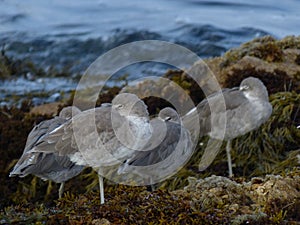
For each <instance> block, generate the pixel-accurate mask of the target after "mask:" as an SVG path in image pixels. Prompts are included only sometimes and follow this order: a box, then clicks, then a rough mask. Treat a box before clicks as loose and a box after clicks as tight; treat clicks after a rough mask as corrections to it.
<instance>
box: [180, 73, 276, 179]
mask: <svg viewBox="0 0 300 225" xmlns="http://www.w3.org/2000/svg"><path fill="white" fill-rule="evenodd" d="M222 103H224V104H225V107H224V105H222ZM224 109H225V110H224ZM196 113H198V116H199V119H200V136H204V135H209V136H210V137H211V138H212V140H213V142H214V144H212V145H211V148H206V150H205V152H204V155H203V156H202V159H201V162H200V165H199V169H200V170H205V169H206V168H207V167H208V166H209V165H210V164H211V163H212V161H213V160H214V158H215V157H216V155H217V154H218V152H219V149H220V148H219V147H215V146H220V144H218V142H219V143H220V140H221V141H222V140H225V141H227V147H226V150H227V156H228V167H229V175H230V176H232V166H231V156H230V141H231V140H232V139H234V138H236V137H238V136H240V135H244V134H246V133H248V132H250V131H252V130H254V129H257V128H258V127H260V126H261V125H262V124H263V123H264V122H266V121H267V120H268V118H269V117H270V115H271V113H272V106H271V104H270V103H269V97H268V91H267V89H266V87H265V86H264V84H263V83H262V82H261V81H260V80H259V79H257V78H254V77H248V78H246V79H244V80H243V81H242V82H241V84H240V87H236V88H232V89H223V90H222V91H220V92H217V93H214V94H212V95H210V96H208V97H207V98H206V99H205V100H203V101H202V102H200V103H199V104H198V106H197V109H196V110H195V109H192V110H191V111H190V112H189V113H187V114H186V115H185V116H184V117H183V118H182V120H183V123H184V124H185V125H186V126H189V127H193V126H198V124H194V118H195V117H196ZM225 123H226V126H225Z"/></svg>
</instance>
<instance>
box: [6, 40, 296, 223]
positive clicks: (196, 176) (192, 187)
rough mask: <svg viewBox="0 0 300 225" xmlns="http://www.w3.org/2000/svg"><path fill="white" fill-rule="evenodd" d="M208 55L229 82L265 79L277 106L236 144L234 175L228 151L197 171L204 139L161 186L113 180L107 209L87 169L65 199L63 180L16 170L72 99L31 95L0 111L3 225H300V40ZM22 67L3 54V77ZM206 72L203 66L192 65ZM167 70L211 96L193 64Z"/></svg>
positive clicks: (256, 43)
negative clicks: (36, 135)
mask: <svg viewBox="0 0 300 225" xmlns="http://www.w3.org/2000/svg"><path fill="white" fill-rule="evenodd" d="M205 62H206V63H207V65H208V66H209V68H210V69H211V70H212V72H213V73H214V74H215V75H216V77H217V79H218V81H219V82H220V84H221V86H222V87H234V86H237V85H239V83H240V81H241V80H242V79H244V78H245V77H248V76H254V77H258V78H260V79H261V80H262V81H263V82H264V84H265V85H266V86H267V88H268V91H269V94H270V102H271V104H272V105H273V114H272V116H271V118H270V119H269V120H268V122H267V123H265V124H264V125H263V126H262V127H260V128H259V129H258V130H256V131H253V132H251V133H249V134H246V135H244V136H242V137H239V138H237V139H236V140H234V141H233V152H232V157H233V161H234V163H235V165H234V171H235V177H234V178H232V179H229V178H227V177H226V176H227V174H226V171H227V170H226V168H227V164H226V156H225V151H222V152H221V153H220V154H219V155H218V157H217V158H216V160H215V161H214V162H213V164H212V165H211V166H210V167H209V168H208V169H207V170H206V171H204V172H202V173H199V172H198V170H197V168H198V167H197V166H198V163H199V161H200V159H201V155H202V153H203V145H205V143H206V142H207V138H204V139H202V140H201V143H202V145H200V144H199V145H198V146H197V149H196V152H195V154H194V156H193V158H192V159H191V160H190V162H189V163H188V164H187V165H186V166H185V167H184V168H182V169H181V170H180V171H179V172H178V173H177V174H176V175H175V176H173V177H171V178H170V179H168V180H166V181H164V182H162V183H161V184H158V185H157V188H158V189H157V190H156V191H154V192H149V191H147V190H146V188H145V187H128V186H123V185H116V184H112V183H110V182H107V186H106V187H107V190H105V193H107V202H106V203H105V204H104V205H101V206H99V196H98V194H97V193H96V192H97V191H98V189H97V183H96V181H97V176H96V174H95V172H94V171H91V170H90V169H86V170H85V171H84V172H83V173H82V174H81V175H79V176H78V177H76V178H74V179H72V180H70V181H68V182H67V184H66V191H67V192H66V194H65V196H64V198H62V199H60V200H56V196H57V188H55V187H57V185H55V184H53V187H52V188H50V187H49V183H48V182H43V181H41V180H40V179H37V178H34V177H32V176H28V177H26V178H23V179H20V178H9V177H8V174H9V171H10V169H11V168H12V166H13V165H14V163H15V160H16V159H18V158H19V156H20V155H21V153H22V151H23V148H24V145H25V141H26V138H27V135H28V133H29V131H30V130H31V129H32V127H33V126H34V125H35V124H37V123H39V122H40V121H42V120H44V119H48V118H51V117H52V116H53V115H54V114H55V113H57V111H60V110H61V108H62V107H64V106H66V105H70V104H72V97H71V98H70V99H66V100H65V101H64V102H59V103H50V104H49V105H43V106H38V107H33V105H32V103H31V102H30V101H23V103H22V105H21V106H20V107H13V106H12V107H6V106H3V107H1V108H0V153H1V159H0V189H1V192H0V224H33V223H37V224H39V223H46V224H65V223H67V224H300V129H297V126H299V125H300V37H293V36H289V37H286V38H284V39H282V40H276V39H274V38H273V37H270V36H265V37H262V38H258V39H254V40H253V41H251V42H248V43H245V44H243V45H241V46H240V47H239V48H236V49H232V50H230V51H228V52H227V53H225V54H224V56H220V57H215V58H210V59H206V60H205ZM18 65H22V64H20V63H19V64H18V63H17V62H14V61H13V60H12V59H9V58H7V57H5V55H3V54H2V57H0V77H1V78H7V77H8V76H9V74H11V73H13V71H15V70H18V69H20V70H22V67H18ZM33 68H34V67H32V68H31V70H32V71H34V69H33ZM197 69H199V68H198V65H197V63H196V64H195V65H194V66H193V67H192V68H189V70H194V71H197ZM38 72H39V73H42V72H41V71H38ZM42 74H43V73H42ZM43 76H46V75H43ZM164 76H165V77H166V78H168V79H171V80H173V81H175V82H176V83H177V84H178V85H180V86H182V87H183V88H184V89H185V90H187V92H188V93H189V95H190V96H191V98H192V99H193V101H194V102H195V103H198V102H200V101H201V100H202V99H203V98H204V94H203V93H202V92H201V90H199V88H198V87H197V85H196V84H195V82H193V81H192V80H191V79H190V78H189V77H188V75H187V74H186V73H185V72H184V71H168V72H167V73H166V74H165V75H164ZM120 89H121V87H113V88H110V89H108V90H107V91H106V92H105V93H104V94H102V95H101V96H99V100H98V101H97V104H98V105H99V104H101V103H102V102H109V101H111V99H112V98H113V96H114V95H116V94H117V93H118V92H119V91H120ZM145 102H146V104H147V105H148V107H149V109H150V112H151V113H155V112H156V110H157V109H158V108H163V107H165V106H167V103H166V102H164V101H161V100H157V99H153V98H146V99H145ZM45 112H47V113H45ZM223 147H224V146H223ZM47 189H48V190H49V192H50V194H49V195H45V193H46V192H47ZM87 190H88V192H86V191H87Z"/></svg>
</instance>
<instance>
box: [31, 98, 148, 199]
mask: <svg viewBox="0 0 300 225" xmlns="http://www.w3.org/2000/svg"><path fill="white" fill-rule="evenodd" d="M149 136H151V128H150V124H149V117H148V110H147V106H146V105H145V104H144V102H143V101H142V100H140V99H139V98H138V97H137V96H136V95H134V94H129V93H122V94H118V95H117V96H116V97H115V98H114V99H113V101H112V104H103V105H102V106H100V107H97V108H94V109H89V110H86V111H83V112H81V113H79V114H77V115H76V116H74V117H73V118H72V120H70V121H68V122H66V123H64V124H62V125H61V126H59V127H58V128H56V129H55V130H53V131H52V132H51V133H50V135H49V136H48V138H47V140H45V142H44V143H41V144H40V145H39V146H37V147H36V148H35V151H37V152H44V153H48V154H49V153H52V154H57V155H60V156H66V157H68V158H69V160H70V161H71V162H73V163H75V164H76V165H78V166H89V167H92V168H94V169H96V170H97V171H98V178H99V186H100V202H101V204H103V203H104V184H103V176H104V175H103V173H102V168H106V167H110V166H114V165H118V164H120V163H122V162H123V161H124V160H126V159H128V158H129V157H131V156H132V154H133V153H134V151H135V150H138V149H141V148H143V145H144V144H145V143H147V141H148V137H149Z"/></svg>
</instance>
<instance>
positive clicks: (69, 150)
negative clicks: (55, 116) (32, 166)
mask: <svg viewBox="0 0 300 225" xmlns="http://www.w3.org/2000/svg"><path fill="white" fill-rule="evenodd" d="M112 114H113V116H112ZM112 118H118V119H116V121H123V120H122V116H120V115H119V114H118V113H116V112H112V109H111V107H107V106H105V107H98V108H95V109H91V110H86V111H83V112H81V113H80V114H77V115H76V116H74V117H73V118H72V119H71V120H69V121H67V122H65V123H64V124H62V125H61V126H59V127H57V128H56V129H54V130H53V131H52V132H50V133H49V134H48V135H47V137H46V138H44V139H43V141H42V142H39V144H38V145H37V146H35V148H34V151H35V152H47V153H50V152H56V153H58V154H59V155H60V156H64V155H69V154H73V153H75V152H77V151H78V146H77V144H78V143H79V144H86V143H85V142H84V140H85V138H86V137H87V136H88V135H90V134H97V135H98V136H101V141H102V142H103V143H106V142H107V141H109V140H110V138H111V135H110V134H111V133H112V132H113V128H117V127H118V126H119V125H120V124H121V122H116V123H114V124H113V125H112V122H111V120H112ZM103 134H105V135H103ZM87 144H88V143H87Z"/></svg>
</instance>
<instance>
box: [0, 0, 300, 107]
mask: <svg viewBox="0 0 300 225" xmlns="http://www.w3.org/2000/svg"><path fill="white" fill-rule="evenodd" d="M299 10H300V1H299V0H286V1H281V2H280V1H271V0H260V1H258V0H255V1H250V2H249V1H246V0H235V1H225V0H218V1H214V0H212V1H210V0H151V1H149V0H145V1H138V0H130V1H120V0H86V1H81V0H72V1H67V0H49V1H40V0H26V1H21V0H0V47H1V48H2V49H4V50H5V52H6V54H7V55H9V56H11V57H14V58H16V59H20V60H23V61H26V60H28V61H33V62H34V63H35V64H37V65H38V66H39V67H41V68H43V69H45V70H50V69H53V68H54V69H55V70H56V71H65V70H67V71H68V72H70V74H71V75H72V77H65V78H62V79H51V78H47V79H48V80H47V85H44V84H43V83H45V81H44V82H32V80H33V81H35V78H34V79H32V76H29V77H30V79H29V78H28V76H26V74H14V75H15V76H14V80H12V81H5V82H3V81H1V82H0V98H1V100H2V103H3V101H4V100H3V99H6V100H5V101H7V99H8V98H9V96H14V95H18V96H22V95H26V93H38V92H40V91H42V90H43V91H46V92H49V96H52V95H55V94H56V93H58V91H65V92H68V91H69V90H70V89H72V88H74V87H76V81H75V80H73V79H72V78H74V77H76V76H77V75H78V74H82V73H83V72H84V71H85V70H86V68H87V67H88V66H89V65H90V64H91V63H92V62H93V61H94V60H95V59H96V58H97V57H98V56H100V55H102V54H104V53H105V52H107V51H109V50H110V49H113V48H115V47H117V46H120V45H122V44H125V43H129V42H132V41H139V40H149V39H150V40H163V41H169V42H172V43H176V44H180V45H182V46H184V47H187V48H188V49H190V50H191V51H193V52H195V53H196V54H198V55H199V56H200V57H202V58H206V57H213V56H219V55H222V54H223V53H224V52H226V51H227V50H228V49H230V48H233V47H237V46H239V45H240V44H241V43H243V42H246V41H249V40H251V39H253V38H255V37H260V36H264V35H266V34H270V35H273V36H274V37H277V38H282V37H284V36H287V35H299V33H300V29H299V27H300V26H299V25H300V13H299ZM165 69H166V68H165V66H162V67H160V66H150V67H145V66H139V67H134V68H130V70H129V72H128V74H129V78H130V79H135V78H138V77H140V76H143V73H157V74H159V73H163V71H164V70H165ZM134 71H135V72H134ZM123 72H124V71H123ZM20 77H21V78H20ZM33 77H34V74H33ZM16 79H21V80H20V81H16ZM26 79H28V81H26ZM36 79H39V80H40V79H43V78H36ZM22 82H23V83H24V85H23V86H24V89H23V90H22V85H18V88H16V91H15V92H14V88H13V87H14V85H15V86H16V83H18V84H20V83H21V84H22ZM41 83H42V85H41ZM39 85H41V86H39ZM44 100H45V101H52V99H51V98H50V100H49V99H44Z"/></svg>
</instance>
